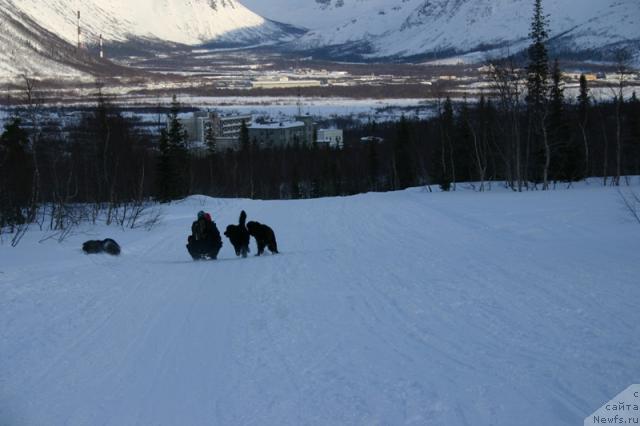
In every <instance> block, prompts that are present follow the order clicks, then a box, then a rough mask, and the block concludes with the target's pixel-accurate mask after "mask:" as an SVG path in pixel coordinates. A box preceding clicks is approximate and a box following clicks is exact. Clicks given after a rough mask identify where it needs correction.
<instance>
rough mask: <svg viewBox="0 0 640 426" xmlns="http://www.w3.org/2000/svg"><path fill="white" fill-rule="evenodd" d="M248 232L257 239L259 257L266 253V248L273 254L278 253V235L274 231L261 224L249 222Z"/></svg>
mask: <svg viewBox="0 0 640 426" xmlns="http://www.w3.org/2000/svg"><path fill="white" fill-rule="evenodd" d="M247 230H249V234H250V235H251V236H252V237H253V238H255V239H256V244H258V254H257V256H260V255H261V254H262V253H264V248H265V247H267V248H268V249H269V250H270V251H271V253H273V254H277V253H278V243H277V242H276V234H275V233H274V232H273V229H271V228H269V227H268V226H267V225H263V224H261V223H259V222H249V223H247Z"/></svg>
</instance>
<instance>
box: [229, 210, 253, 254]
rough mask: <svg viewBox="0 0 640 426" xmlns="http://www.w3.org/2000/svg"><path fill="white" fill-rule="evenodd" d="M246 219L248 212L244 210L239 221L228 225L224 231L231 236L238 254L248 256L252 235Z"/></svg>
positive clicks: (230, 239)
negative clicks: (248, 229)
mask: <svg viewBox="0 0 640 426" xmlns="http://www.w3.org/2000/svg"><path fill="white" fill-rule="evenodd" d="M246 220H247V214H246V213H245V212H244V210H242V212H241V213H240V220H239V223H238V224H237V225H229V226H227V230H226V231H224V235H226V236H227V238H229V241H231V244H232V245H233V248H234V249H235V250H236V256H242V257H247V253H249V251H250V249H249V242H250V241H251V236H250V235H249V231H247V227H246V225H245V221H246Z"/></svg>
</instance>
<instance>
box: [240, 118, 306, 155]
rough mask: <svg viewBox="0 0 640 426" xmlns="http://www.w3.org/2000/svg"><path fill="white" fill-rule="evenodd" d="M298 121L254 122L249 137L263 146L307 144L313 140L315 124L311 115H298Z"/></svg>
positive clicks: (250, 127)
mask: <svg viewBox="0 0 640 426" xmlns="http://www.w3.org/2000/svg"><path fill="white" fill-rule="evenodd" d="M296 119H297V120H296V121H283V122H272V123H253V124H252V125H251V126H249V139H250V140H251V141H252V142H255V143H257V144H258V146H259V147H261V148H273V147H284V146H288V145H294V144H300V145H306V144H310V143H311V142H312V141H313V133H314V124H313V120H312V119H311V117H296Z"/></svg>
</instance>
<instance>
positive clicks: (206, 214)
mask: <svg viewBox="0 0 640 426" xmlns="http://www.w3.org/2000/svg"><path fill="white" fill-rule="evenodd" d="M204 218H205V219H206V220H207V222H211V215H210V214H209V213H205V214H204Z"/></svg>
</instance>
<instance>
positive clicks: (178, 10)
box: [8, 0, 288, 45]
mask: <svg viewBox="0 0 640 426" xmlns="http://www.w3.org/2000/svg"><path fill="white" fill-rule="evenodd" d="M8 1H12V2H13V4H14V7H15V8H16V9H17V10H20V11H22V12H23V13H25V14H26V15H27V16H29V17H31V18H32V19H34V20H35V21H36V22H38V23H39V24H40V25H42V26H43V27H44V28H47V29H49V30H50V31H52V32H54V33H56V34H58V35H60V37H62V38H64V39H65V40H67V41H69V42H71V43H73V44H77V21H76V11H80V15H81V27H82V33H83V36H82V42H83V43H86V44H93V45H95V44H96V43H97V42H98V37H99V35H100V34H102V35H103V37H104V38H105V39H106V40H107V41H117V42H127V41H132V40H140V39H143V40H152V41H162V42H172V43H181V44H187V45H197V44H202V43H206V42H210V41H212V40H226V41H234V42H238V43H241V42H243V41H248V40H251V42H252V43H253V42H254V40H255V39H256V38H261V39H265V40H263V41H271V42H273V41H275V40H278V39H280V38H286V37H288V34H287V31H286V29H285V28H284V27H283V26H282V25H280V24H277V23H275V22H272V21H269V20H266V19H264V18H262V17H260V16H259V15H257V14H255V13H253V12H252V11H250V10H249V9H247V8H246V7H244V6H243V5H242V4H241V3H240V2H238V1H237V0H180V1H179V0H162V1H158V0H136V1H129V0H110V1H106V2H105V1H101V0H83V1H75V0H46V1H45V0H8Z"/></svg>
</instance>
